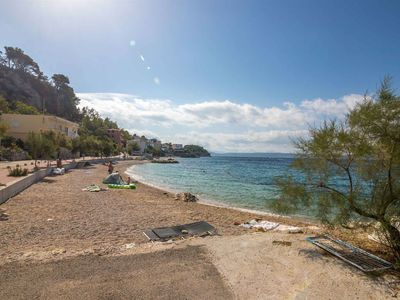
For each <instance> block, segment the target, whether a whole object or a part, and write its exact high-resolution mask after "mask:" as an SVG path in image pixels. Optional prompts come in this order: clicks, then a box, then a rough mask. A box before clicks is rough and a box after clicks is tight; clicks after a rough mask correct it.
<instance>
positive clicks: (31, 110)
mask: <svg viewBox="0 0 400 300" xmlns="http://www.w3.org/2000/svg"><path fill="white" fill-rule="evenodd" d="M13 106H14V107H15V108H14V109H13V111H12V113H15V114H21V115H40V112H39V111H38V110H37V109H36V108H35V107H33V106H31V105H28V104H25V103H23V102H21V101H16V102H15V104H14V105H13Z"/></svg>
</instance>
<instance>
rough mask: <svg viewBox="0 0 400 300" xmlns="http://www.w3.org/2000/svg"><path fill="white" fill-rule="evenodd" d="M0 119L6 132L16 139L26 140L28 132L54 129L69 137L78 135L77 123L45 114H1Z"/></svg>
mask: <svg viewBox="0 0 400 300" xmlns="http://www.w3.org/2000/svg"><path fill="white" fill-rule="evenodd" d="M0 120H1V121H2V122H3V123H5V124H6V125H7V127H8V128H7V132H6V134H7V135H9V136H12V137H14V138H17V139H21V140H23V141H24V140H26V139H27V137H28V135H29V133H30V132H34V133H40V132H42V131H49V130H52V131H55V132H59V133H63V134H65V135H66V136H68V137H70V138H72V139H73V138H76V137H78V129H79V125H78V124H77V123H74V122H71V121H68V120H65V119H63V118H59V117H56V116H45V115H19V114H1V115H0Z"/></svg>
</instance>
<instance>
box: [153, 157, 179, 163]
mask: <svg viewBox="0 0 400 300" xmlns="http://www.w3.org/2000/svg"><path fill="white" fill-rule="evenodd" d="M151 162H152V163H154V164H177V163H179V161H177V160H175V159H173V158H168V159H153V160H152V161H151Z"/></svg>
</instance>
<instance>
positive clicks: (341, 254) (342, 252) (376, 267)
mask: <svg viewBox="0 0 400 300" xmlns="http://www.w3.org/2000/svg"><path fill="white" fill-rule="evenodd" d="M306 240H307V241H308V242H310V243H312V244H314V245H315V246H318V247H320V248H321V249H324V250H325V251H327V252H329V253H331V254H332V255H334V256H336V257H338V258H340V259H341V260H343V261H345V262H347V263H348V264H350V265H352V266H354V267H356V268H358V269H360V270H361V271H363V272H373V271H383V270H387V269H390V268H391V267H392V266H393V265H392V264H391V263H390V262H388V261H386V260H384V259H382V258H380V257H378V256H375V255H373V254H371V253H369V252H367V251H365V250H362V249H360V248H357V247H355V246H353V245H350V244H348V243H346V242H343V241H342V240H339V239H334V238H332V237H330V236H328V235H321V236H316V237H308V238H307V239H306Z"/></svg>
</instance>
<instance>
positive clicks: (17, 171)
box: [8, 165, 28, 177]
mask: <svg viewBox="0 0 400 300" xmlns="http://www.w3.org/2000/svg"><path fill="white" fill-rule="evenodd" d="M26 175H28V169H26V168H25V169H22V168H21V167H20V166H18V165H17V166H16V167H15V168H10V169H9V170H8V176H13V177H20V176H26Z"/></svg>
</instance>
